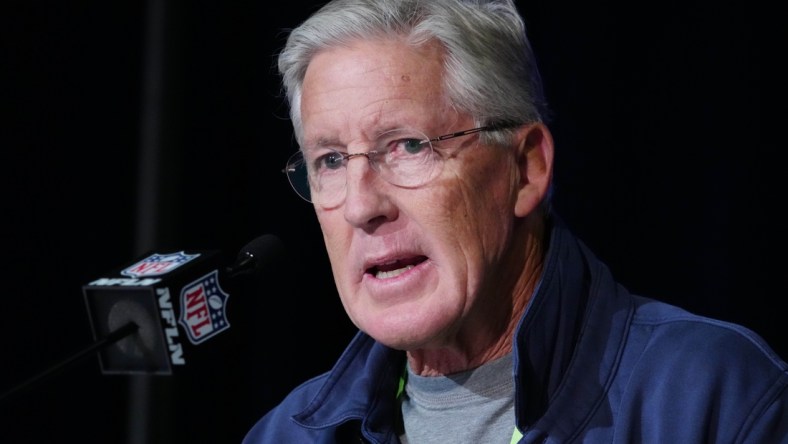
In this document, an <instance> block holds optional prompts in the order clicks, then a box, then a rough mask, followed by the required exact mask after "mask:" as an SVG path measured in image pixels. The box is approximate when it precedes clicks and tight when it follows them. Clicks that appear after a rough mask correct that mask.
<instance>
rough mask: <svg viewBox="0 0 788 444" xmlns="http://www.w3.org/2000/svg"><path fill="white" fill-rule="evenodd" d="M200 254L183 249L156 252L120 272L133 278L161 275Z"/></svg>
mask: <svg viewBox="0 0 788 444" xmlns="http://www.w3.org/2000/svg"><path fill="white" fill-rule="evenodd" d="M199 255H200V254H199V253H197V254H186V253H185V252H183V251H181V252H178V253H170V254H158V253H154V254H152V255H150V256H148V257H146V258H145V259H143V260H141V261H139V262H137V263H136V264H134V265H132V266H130V267H128V268H126V269H125V270H123V271H121V272H120V274H122V275H124V276H129V277H133V278H138V277H142V276H161V275H163V274H167V273H169V272H171V271H172V270H174V269H176V268H178V267H180V266H181V265H183V264H185V263H187V262H189V261H190V260H192V259H195V258H196V257H197V256H199Z"/></svg>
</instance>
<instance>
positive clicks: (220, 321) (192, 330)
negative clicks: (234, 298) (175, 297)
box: [178, 270, 230, 345]
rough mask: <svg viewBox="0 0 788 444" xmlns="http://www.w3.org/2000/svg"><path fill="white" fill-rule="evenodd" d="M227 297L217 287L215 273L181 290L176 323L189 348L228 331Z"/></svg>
mask: <svg viewBox="0 0 788 444" xmlns="http://www.w3.org/2000/svg"><path fill="white" fill-rule="evenodd" d="M228 297H230V295H229V294H227V293H225V292H224V290H222V287H220V286H219V272H218V271H216V270H213V271H212V272H210V273H208V274H206V275H205V276H203V277H201V278H200V279H197V280H196V281H194V282H192V283H191V284H189V285H187V286H185V287H183V290H181V315H180V318H179V319H178V322H179V323H180V324H181V326H182V327H183V329H184V330H185V331H186V334H187V335H188V337H189V341H191V343H192V344H195V345H197V344H199V343H201V342H205V341H206V340H208V339H209V338H212V337H213V336H216V335H217V334H219V333H221V332H222V331H224V330H227V329H228V328H230V323H229V322H228V320H227V311H226V309H227V298H228Z"/></svg>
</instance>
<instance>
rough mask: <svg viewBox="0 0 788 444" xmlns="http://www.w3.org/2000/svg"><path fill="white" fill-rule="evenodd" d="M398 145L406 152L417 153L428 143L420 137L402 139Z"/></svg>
mask: <svg viewBox="0 0 788 444" xmlns="http://www.w3.org/2000/svg"><path fill="white" fill-rule="evenodd" d="M400 145H401V146H402V149H404V150H405V152H406V153H408V154H419V153H421V152H422V151H424V150H425V149H426V148H427V146H428V143H427V142H425V141H424V140H422V139H402V140H401V141H400Z"/></svg>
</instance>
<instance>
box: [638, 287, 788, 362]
mask: <svg viewBox="0 0 788 444" xmlns="http://www.w3.org/2000/svg"><path fill="white" fill-rule="evenodd" d="M634 299H635V306H636V308H635V312H634V316H633V318H632V334H633V335H635V338H636V339H638V340H639V341H643V344H642V345H643V347H644V357H648V356H653V357H654V358H658V359H660V361H662V362H676V363H679V364H681V365H682V366H686V365H687V364H690V363H694V364H695V365H699V366H713V368H717V369H719V368H720V366H724V368H739V367H741V368H744V367H748V368H752V367H753V365H756V366H760V367H762V368H764V369H766V370H767V371H771V372H776V373H785V372H786V370H788V365H786V363H785V361H784V360H783V359H782V358H781V357H780V356H778V355H777V353H775V352H774V350H773V349H772V348H771V347H770V346H769V344H767V343H766V341H764V340H763V338H761V336H760V335H758V334H757V333H756V332H754V331H753V330H751V329H749V328H747V327H744V326H742V325H739V324H735V323H732V322H727V321H723V320H719V319H714V318H709V317H705V316H699V315H696V314H693V313H690V312H688V311H686V310H684V309H682V308H680V307H676V306H674V305H670V304H666V303H664V302H659V301H656V300H652V299H648V298H643V297H638V296H635V297H634Z"/></svg>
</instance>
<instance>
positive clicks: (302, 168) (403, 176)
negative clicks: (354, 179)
mask: <svg viewBox="0 0 788 444" xmlns="http://www.w3.org/2000/svg"><path fill="white" fill-rule="evenodd" d="M511 126H512V125H506V126H500V125H496V126H481V127H478V128H472V129H468V130H464V131H457V132H454V133H449V134H444V135H442V136H438V137H434V138H429V137H427V136H426V135H424V133H422V132H421V131H417V130H413V129H396V130H392V131H387V132H385V133H383V134H381V135H380V136H379V137H378V139H377V141H376V142H375V143H374V149H373V150H370V151H367V152H363V153H342V152H339V151H337V150H334V149H331V148H317V149H314V150H311V149H310V150H306V154H305V153H304V152H303V151H300V150H299V151H298V152H296V153H294V154H293V155H292V156H290V159H288V161H287V165H286V166H285V168H284V170H282V171H283V172H284V173H286V174H287V179H288V181H289V182H290V185H291V186H292V187H293V189H294V190H295V192H296V193H297V194H298V195H299V196H300V197H301V198H302V199H304V200H306V201H307V202H311V203H314V204H316V205H319V206H321V207H323V208H331V207H334V206H337V205H340V204H341V203H342V202H343V201H344V199H345V194H346V193H345V184H346V178H347V164H348V162H349V161H350V159H352V158H354V157H361V156H363V157H366V158H367V160H368V161H369V164H370V166H371V167H372V169H373V170H374V171H376V172H377V173H378V174H379V176H380V178H381V179H383V180H385V181H386V182H388V183H390V184H392V185H396V186H399V187H403V188H417V187H420V186H422V185H425V184H427V183H428V182H429V181H431V180H433V179H435V178H436V177H437V176H438V174H440V171H441V169H442V167H443V159H442V157H441V155H440V154H439V153H436V152H435V149H434V147H433V146H432V143H433V142H439V141H443V140H448V139H453V138H455V137H461V136H467V135H469V134H475V133H479V132H483V131H494V130H499V129H504V128H508V127H511Z"/></svg>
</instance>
